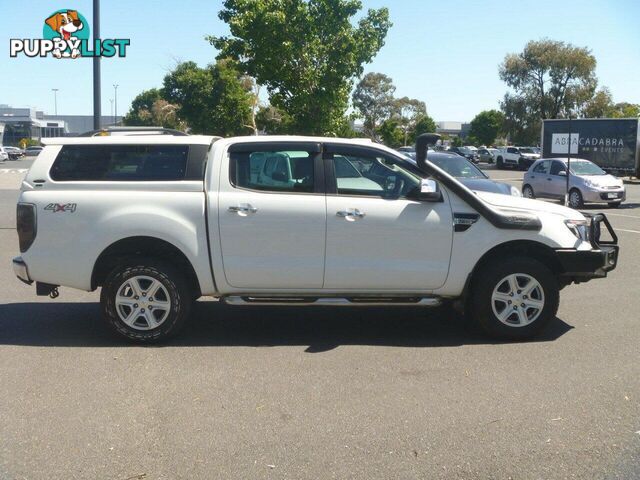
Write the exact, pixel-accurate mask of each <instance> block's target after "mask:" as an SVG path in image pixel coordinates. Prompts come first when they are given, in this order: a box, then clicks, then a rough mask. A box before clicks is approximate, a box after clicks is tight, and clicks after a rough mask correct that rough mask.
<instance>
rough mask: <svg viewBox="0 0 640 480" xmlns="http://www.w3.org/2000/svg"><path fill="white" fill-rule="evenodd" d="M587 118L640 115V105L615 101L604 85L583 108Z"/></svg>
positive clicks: (583, 113) (584, 115)
mask: <svg viewBox="0 0 640 480" xmlns="http://www.w3.org/2000/svg"><path fill="white" fill-rule="evenodd" d="M581 113H582V116H583V117H585V118H633V117H638V116H640V105H636V104H633V103H627V102H620V103H613V97H612V95H611V92H610V91H609V89H608V88H607V87H602V88H601V89H600V90H598V92H597V93H596V94H595V95H594V96H593V98H592V99H591V100H589V102H587V104H586V105H585V106H584V108H583V109H582V112H581Z"/></svg>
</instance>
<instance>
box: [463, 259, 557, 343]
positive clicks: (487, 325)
mask: <svg viewBox="0 0 640 480" xmlns="http://www.w3.org/2000/svg"><path fill="white" fill-rule="evenodd" d="M475 278H476V279H475V281H474V284H473V286H472V292H471V302H470V304H469V305H470V307H471V309H472V311H471V312H469V313H470V314H471V316H472V317H473V318H474V319H475V320H476V321H477V322H478V324H479V325H480V326H481V327H482V328H483V329H484V330H485V331H486V332H487V333H488V334H490V335H492V336H494V337H499V338H506V339H513V340H523V339H527V338H530V337H532V336H534V335H536V334H537V333H539V332H540V331H541V330H542V329H543V328H544V327H545V326H546V325H547V324H548V323H549V322H550V321H551V320H552V319H554V318H555V315H556V312H557V311H558V303H559V298H560V293H559V291H560V290H559V286H558V282H557V280H556V278H555V276H554V275H553V273H552V272H551V271H550V270H549V269H548V268H547V267H546V266H545V265H543V264H542V263H540V262H538V261H537V260H533V259H530V258H524V257H511V258H507V259H505V260H504V261H501V262H499V263H490V264H487V265H486V266H484V267H483V269H482V270H481V271H480V272H478V274H477V275H476V277H475Z"/></svg>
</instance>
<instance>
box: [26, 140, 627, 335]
mask: <svg viewBox="0 0 640 480" xmlns="http://www.w3.org/2000/svg"><path fill="white" fill-rule="evenodd" d="M139 133H140V132H139ZM158 133H164V134H154V135H151V134H137V135H129V136H127V135H112V136H99V137H76V138H58V139H46V140H45V139H43V142H44V143H45V145H46V146H45V148H44V150H43V152H42V153H41V154H40V155H39V156H38V158H37V159H36V160H35V162H34V164H33V166H32V167H31V169H30V170H29V172H28V174H27V176H26V178H25V180H24V182H23V184H22V191H21V194H20V198H19V200H18V210H17V230H18V236H19V243H20V251H21V256H20V257H17V258H15V259H14V260H13V266H14V270H15V272H16V275H17V276H18V277H19V278H20V279H21V280H22V281H24V282H25V283H28V284H32V283H34V282H35V283H36V287H37V293H38V294H40V295H51V296H52V297H55V296H57V294H58V286H65V287H71V288H76V289H81V290H87V291H92V290H95V289H97V288H99V287H101V289H102V290H101V305H102V311H103V314H104V317H105V319H106V320H107V321H108V323H109V324H110V325H111V326H112V327H113V328H114V329H115V331H117V332H118V333H119V334H121V335H123V336H125V337H127V338H128V339H131V340H134V341H138V342H152V341H158V340H161V339H164V338H166V337H168V336H170V335H172V334H175V333H176V332H177V331H178V330H179V328H180V327H181V326H182V325H183V324H184V322H185V321H186V320H187V318H188V316H189V311H190V308H191V306H192V304H193V302H194V301H195V300H196V299H197V298H199V297H201V296H211V297H215V298H217V299H219V300H221V301H223V302H227V303H229V304H232V305H255V304H292V305H350V306H359V305H416V306H436V305H440V304H441V303H443V302H448V301H454V300H457V301H458V304H459V305H460V306H462V307H463V308H464V311H465V313H466V314H467V315H468V316H469V317H471V318H473V319H474V320H476V321H477V322H478V323H479V324H480V325H481V326H482V327H483V328H484V329H485V330H486V331H487V332H488V333H489V334H491V335H494V336H497V337H501V338H516V339H522V338H528V337H530V336H532V335H534V334H535V333H537V332H538V331H540V329H541V328H543V327H544V325H545V324H547V323H548V322H549V321H551V320H552V319H554V317H555V314H556V311H557V309H558V301H559V291H560V289H562V288H563V287H564V286H566V285H568V284H570V283H572V282H576V283H579V282H583V281H586V280H589V279H591V278H596V277H605V276H606V274H607V272H608V271H610V270H612V269H614V268H615V266H616V262H617V258H618V247H617V239H616V237H615V233H614V232H613V230H612V229H611V227H610V225H609V223H608V221H607V220H606V217H605V216H604V215H602V214H597V215H592V216H589V217H585V216H584V215H583V214H581V213H579V212H577V211H575V210H572V209H569V208H564V207H561V206H558V205H553V204H550V203H544V202H540V201H537V200H529V199H524V198H516V197H511V196H507V195H493V194H488V193H481V192H478V193H474V192H472V191H471V190H469V189H468V188H467V187H465V186H464V185H462V184H461V183H460V182H458V181H457V180H456V179H455V178H453V177H451V176H449V175H448V174H447V173H445V172H444V171H442V170H441V169H439V168H438V167H436V166H435V165H433V164H431V163H430V162H429V161H428V159H426V155H427V153H426V152H427V145H429V144H432V143H435V140H437V138H436V137H437V136H436V135H430V134H425V135H422V136H420V137H419V139H418V142H417V145H416V151H417V165H418V166H416V165H415V164H412V163H411V162H409V161H407V160H406V159H405V158H404V157H403V156H402V154H399V153H398V152H396V151H394V150H391V149H389V148H386V147H384V146H382V145H377V144H374V143H371V142H368V141H362V140H346V139H337V138H314V137H286V136H281V137H275V136H274V137H239V138H228V139H218V138H216V137H205V136H187V135H178V134H177V133H176V132H172V131H166V132H164V131H159V132H158ZM604 228H607V229H608V230H609V232H610V236H609V237H610V238H612V239H613V240H610V241H608V242H604V241H601V240H600V233H601V232H602V231H604ZM609 237H608V238H609Z"/></svg>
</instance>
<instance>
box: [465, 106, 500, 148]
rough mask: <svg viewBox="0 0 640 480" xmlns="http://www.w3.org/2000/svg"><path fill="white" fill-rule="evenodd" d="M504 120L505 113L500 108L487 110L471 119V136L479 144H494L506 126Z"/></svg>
mask: <svg viewBox="0 0 640 480" xmlns="http://www.w3.org/2000/svg"><path fill="white" fill-rule="evenodd" d="M504 122H505V118H504V113H502V112H500V111H498V110H485V111H483V112H480V113H479V114H478V115H476V116H475V118H474V119H473V120H472V121H471V130H470V132H469V136H470V137H473V138H474V139H475V140H476V141H477V142H478V143H479V144H482V145H493V143H494V142H495V140H496V138H497V137H498V135H499V134H500V132H502V130H503V128H504Z"/></svg>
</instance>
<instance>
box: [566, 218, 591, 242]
mask: <svg viewBox="0 0 640 480" xmlns="http://www.w3.org/2000/svg"><path fill="white" fill-rule="evenodd" d="M564 224H565V225H566V226H567V228H568V229H569V230H571V233H573V234H574V235H575V236H576V237H577V238H579V239H580V240H583V241H585V242H588V241H589V227H590V225H591V222H590V221H589V220H565V221H564Z"/></svg>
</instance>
